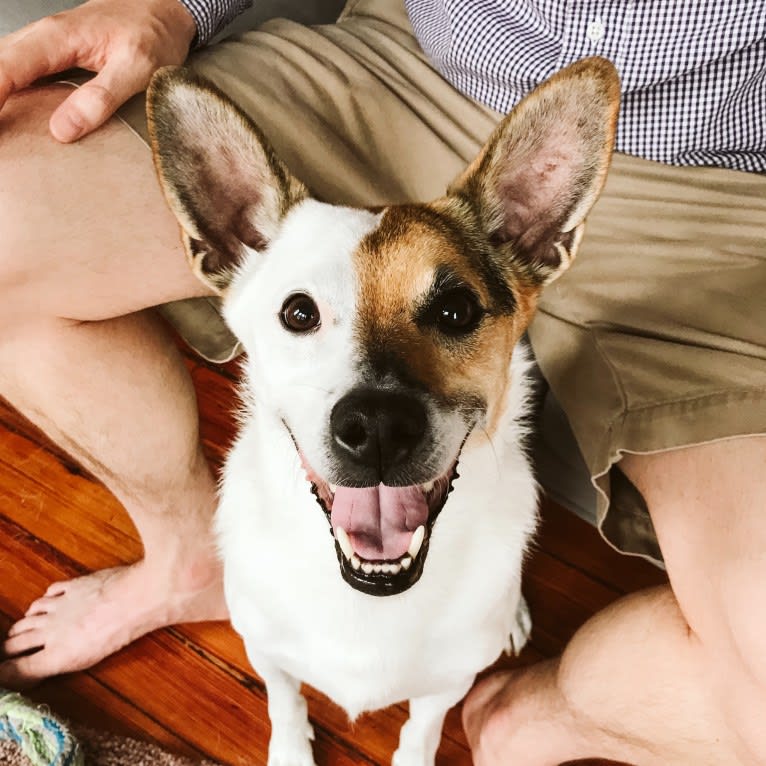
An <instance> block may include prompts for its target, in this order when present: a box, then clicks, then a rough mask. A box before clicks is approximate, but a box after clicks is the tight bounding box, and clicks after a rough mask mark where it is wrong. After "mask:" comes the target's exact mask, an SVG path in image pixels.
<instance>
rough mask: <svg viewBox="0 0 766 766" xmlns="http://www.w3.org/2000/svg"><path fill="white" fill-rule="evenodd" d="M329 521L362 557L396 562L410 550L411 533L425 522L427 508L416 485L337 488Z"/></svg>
mask: <svg viewBox="0 0 766 766" xmlns="http://www.w3.org/2000/svg"><path fill="white" fill-rule="evenodd" d="M330 521H331V523H332V527H333V529H335V528H336V527H343V529H345V530H346V532H347V533H348V536H349V539H350V540H351V545H352V546H353V548H354V551H355V552H356V553H357V555H359V556H360V557H361V558H363V559H367V560H368V561H383V560H390V559H398V558H400V557H401V556H403V555H404V554H405V553H406V552H407V549H408V548H409V547H410V541H411V540H412V533H413V532H414V531H415V530H416V529H417V528H418V527H419V526H420V525H421V524H425V523H426V521H428V505H427V503H426V499H425V497H424V496H423V491H422V490H421V489H420V487H417V486H415V487H387V486H386V485H385V484H379V485H378V486H377V487H365V488H364V489H353V488H351V487H338V488H337V490H336V491H335V497H334V499H333V502H332V512H331V514H330Z"/></svg>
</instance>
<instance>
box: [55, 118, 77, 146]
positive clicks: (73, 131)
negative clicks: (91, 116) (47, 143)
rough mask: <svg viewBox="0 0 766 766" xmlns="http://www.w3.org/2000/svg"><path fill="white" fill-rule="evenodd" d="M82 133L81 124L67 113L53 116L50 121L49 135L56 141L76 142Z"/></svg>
mask: <svg viewBox="0 0 766 766" xmlns="http://www.w3.org/2000/svg"><path fill="white" fill-rule="evenodd" d="M84 132H85V125H84V124H83V122H82V121H81V120H79V119H77V117H76V116H73V115H70V114H68V113H64V114H57V115H54V118H53V119H52V120H51V133H53V137H54V138H55V139H56V140H57V141H61V142H63V143H69V142H70V141H76V140H77V139H78V138H79V137H80V136H81V135H82V134H83V133H84Z"/></svg>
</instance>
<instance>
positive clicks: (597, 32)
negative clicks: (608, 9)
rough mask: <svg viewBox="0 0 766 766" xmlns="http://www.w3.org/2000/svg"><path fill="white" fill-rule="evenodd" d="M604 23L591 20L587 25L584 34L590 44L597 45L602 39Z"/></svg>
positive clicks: (598, 20) (599, 20)
mask: <svg viewBox="0 0 766 766" xmlns="http://www.w3.org/2000/svg"><path fill="white" fill-rule="evenodd" d="M605 31H606V30H605V29H604V22H603V21H601V19H593V21H591V22H590V23H589V24H588V28H587V29H586V30H585V34H586V35H587V36H588V39H589V40H590V41H591V42H592V43H599V42H601V40H602V39H603V37H604V32H605Z"/></svg>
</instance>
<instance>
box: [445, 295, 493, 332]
mask: <svg viewBox="0 0 766 766" xmlns="http://www.w3.org/2000/svg"><path fill="white" fill-rule="evenodd" d="M434 308H435V310H436V311H435V314H436V317H435V318H436V323H437V325H438V327H439V329H440V330H441V331H442V332H444V333H447V334H448V335H460V334H462V333H467V332H470V331H471V330H473V329H474V328H475V327H476V325H477V324H478V323H479V320H480V319H481V314H482V310H481V307H480V306H479V304H478V303H477V302H476V298H474V296H473V295H472V294H471V293H470V292H468V291H467V290H453V291H452V292H449V293H447V294H446V295H443V296H442V297H441V298H440V299H439V301H438V303H437V304H436V306H435V307H434Z"/></svg>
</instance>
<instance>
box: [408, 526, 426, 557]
mask: <svg viewBox="0 0 766 766" xmlns="http://www.w3.org/2000/svg"><path fill="white" fill-rule="evenodd" d="M425 536H426V528H425V527H424V526H423V525H422V524H421V525H420V526H419V527H418V528H417V529H416V530H415V532H414V534H413V535H412V541H411V542H410V547H409V549H408V551H407V553H409V554H410V556H412V558H415V557H416V556H417V555H418V553H419V552H420V546H421V545H423V540H424V539H425Z"/></svg>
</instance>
